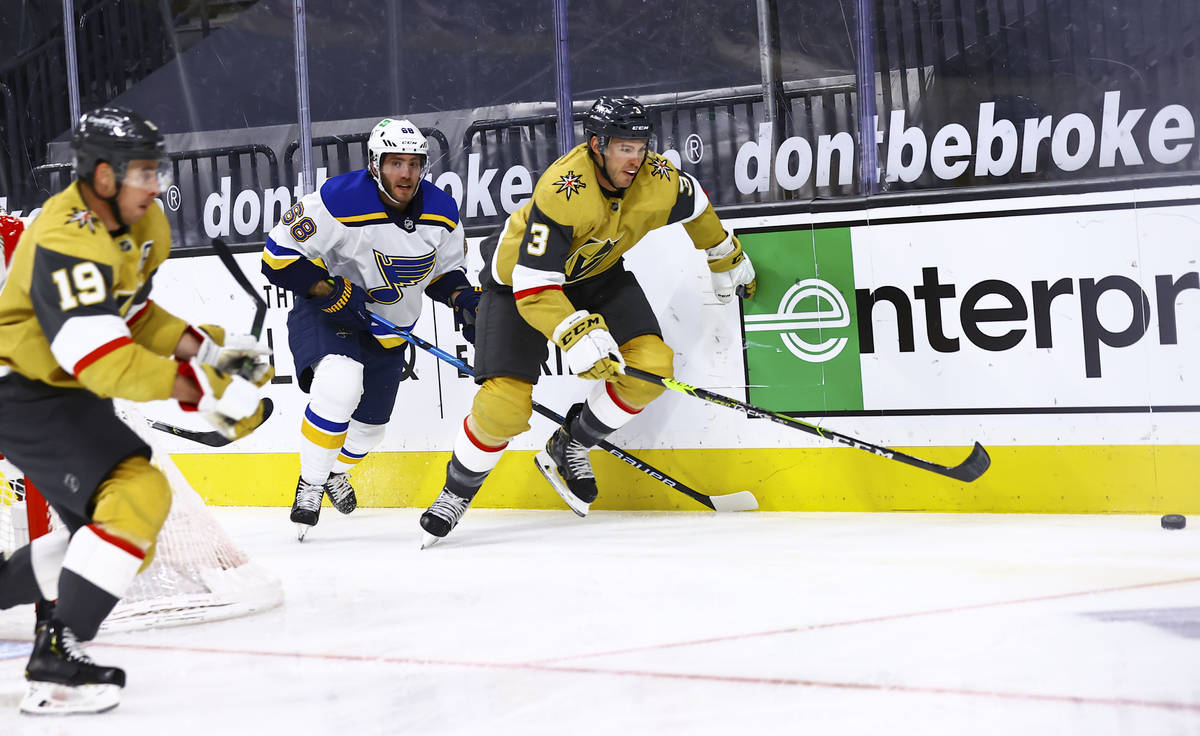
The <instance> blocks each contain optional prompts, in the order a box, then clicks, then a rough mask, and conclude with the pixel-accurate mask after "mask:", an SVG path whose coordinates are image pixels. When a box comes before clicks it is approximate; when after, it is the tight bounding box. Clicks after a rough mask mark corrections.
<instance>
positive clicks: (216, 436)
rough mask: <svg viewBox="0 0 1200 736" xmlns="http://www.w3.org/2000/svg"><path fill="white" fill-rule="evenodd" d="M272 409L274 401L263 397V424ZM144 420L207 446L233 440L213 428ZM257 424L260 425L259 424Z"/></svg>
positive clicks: (215, 445) (158, 428) (152, 425)
mask: <svg viewBox="0 0 1200 736" xmlns="http://www.w3.org/2000/svg"><path fill="white" fill-rule="evenodd" d="M273 411H275V403H274V402H273V401H271V400H270V399H268V398H264V399H263V424H266V422H267V420H268V419H270V418H271V412H273ZM146 421H147V422H149V423H150V427H151V428H152V429H157V430H160V431H162V432H166V433H167V434H173V435H175V436H176V437H182V438H184V439H185V440H191V441H192V442H199V443H200V444H202V445H208V446H209V447H224V446H225V445H228V444H229V443H230V442H233V440H231V439H229V438H228V437H226V436H225V435H223V434H221V433H220V432H218V431H217V430H215V429H210V430H208V431H207V432H205V431H202V430H199V429H185V428H183V427H176V426H175V425H174V424H167V423H166V422H159V421H151V420H149V419H147V420H146ZM259 426H262V425H261V424H260V425H259Z"/></svg>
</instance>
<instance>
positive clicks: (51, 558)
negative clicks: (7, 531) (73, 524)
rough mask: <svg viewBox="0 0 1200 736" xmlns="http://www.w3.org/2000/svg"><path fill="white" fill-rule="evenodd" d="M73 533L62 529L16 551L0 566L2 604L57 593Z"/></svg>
mask: <svg viewBox="0 0 1200 736" xmlns="http://www.w3.org/2000/svg"><path fill="white" fill-rule="evenodd" d="M70 540H71V535H70V533H69V532H68V531H67V530H66V529H59V530H57V531H55V532H54V533H53V534H47V535H44V536H41V537H38V538H37V539H35V540H33V541H32V542H30V543H29V544H27V545H25V546H24V547H22V548H20V549H18V550H17V551H16V552H13V554H12V557H10V558H8V560H6V561H5V562H4V565H3V566H0V608H12V607H13V606H15V605H17V604H19V603H34V602H36V601H37V600H38V599H39V598H46V599H49V600H54V599H55V598H57V597H58V578H59V573H60V572H61V571H62V566H63V558H64V557H65V556H66V554H67V544H68V542H70Z"/></svg>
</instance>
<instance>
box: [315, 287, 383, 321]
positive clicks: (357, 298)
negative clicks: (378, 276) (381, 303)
mask: <svg viewBox="0 0 1200 736" xmlns="http://www.w3.org/2000/svg"><path fill="white" fill-rule="evenodd" d="M329 283H330V284H331V285H332V286H333V291H331V292H329V294H328V295H326V296H324V297H313V299H315V300H317V306H318V307H320V309H321V311H322V312H324V313H325V314H327V315H329V318H330V319H332V320H333V321H334V322H336V323H338V324H339V325H343V326H345V327H352V328H355V329H359V330H369V329H371V313H370V312H368V311H367V302H369V301H373V300H372V299H371V297H370V296H369V295H368V294H367V292H366V290H365V289H363V288H362V287H361V286H359V285H358V284H356V283H354V282H353V281H347V280H346V279H345V278H344V277H342V276H334V277H333V278H331V279H329Z"/></svg>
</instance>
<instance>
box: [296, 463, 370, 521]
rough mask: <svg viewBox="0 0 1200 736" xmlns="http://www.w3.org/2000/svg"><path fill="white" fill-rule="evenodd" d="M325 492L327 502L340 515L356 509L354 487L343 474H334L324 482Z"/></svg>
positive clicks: (356, 499)
mask: <svg viewBox="0 0 1200 736" xmlns="http://www.w3.org/2000/svg"><path fill="white" fill-rule="evenodd" d="M325 492H326V493H328V494H329V501H330V503H332V504H333V507H334V508H335V509H337V510H338V511H339V512H340V513H343V514H348V513H350V512H351V511H353V510H354V509H356V508H358V498H357V497H356V496H355V495H354V486H352V485H350V477H349V476H348V475H346V474H345V473H334V474H333V475H331V476H329V480H327V481H325ZM293 521H294V520H293Z"/></svg>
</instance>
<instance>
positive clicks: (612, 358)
mask: <svg viewBox="0 0 1200 736" xmlns="http://www.w3.org/2000/svg"><path fill="white" fill-rule="evenodd" d="M553 339H554V342H555V344H557V345H558V346H559V347H560V348H562V351H563V355H564V356H566V358H567V365H568V366H570V367H571V372H572V373H574V374H575V375H577V376H579V377H580V378H587V379H590V380H596V381H607V380H608V379H610V378H613V377H615V376H616V375H617V374H620V373H624V372H625V358H624V357H622V356H621V350H620V348H618V347H617V341H616V340H614V339H613V336H612V335H611V334H609V332H608V326H607V325H605V324H604V318H603V317H601V316H600V315H598V314H591V313H589V312H585V311H583V310H582V309H581V310H579V311H578V312H575V313H573V314H571V315H570V316H569V317H567V318H566V319H564V320H563V321H562V322H560V323H559V325H558V327H555V328H554V335H553Z"/></svg>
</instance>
